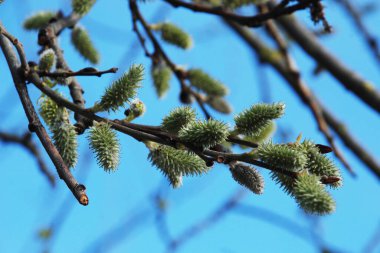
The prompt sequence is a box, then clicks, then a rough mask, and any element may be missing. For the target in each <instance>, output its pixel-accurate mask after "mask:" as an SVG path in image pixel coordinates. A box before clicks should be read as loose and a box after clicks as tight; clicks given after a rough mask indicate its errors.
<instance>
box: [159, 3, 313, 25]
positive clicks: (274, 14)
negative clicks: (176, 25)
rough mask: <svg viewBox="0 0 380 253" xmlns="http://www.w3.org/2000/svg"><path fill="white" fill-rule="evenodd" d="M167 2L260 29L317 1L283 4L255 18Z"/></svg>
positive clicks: (199, 6) (189, 4)
mask: <svg viewBox="0 0 380 253" xmlns="http://www.w3.org/2000/svg"><path fill="white" fill-rule="evenodd" d="M165 2H167V3H169V4H171V5H172V6H173V7H183V8H186V9H189V10H192V11H195V12H203V13H208V14H212V15H216V16H219V17H222V18H225V19H228V20H230V21H234V22H236V23H238V24H240V25H244V26H249V27H260V26H262V25H263V24H264V23H265V22H266V21H268V20H271V19H276V18H279V17H281V16H284V15H289V14H292V13H293V12H295V11H299V10H303V9H306V8H308V7H309V6H310V4H311V3H313V2H315V0H305V1H299V2H298V3H296V4H294V5H292V6H287V7H286V6H285V5H283V3H281V4H280V5H279V6H277V8H274V9H273V10H271V11H268V12H266V13H260V14H257V15H254V16H242V15H239V14H236V13H233V12H230V11H227V10H225V9H223V8H221V7H212V6H208V5H204V4H197V3H189V2H184V1H180V0H165Z"/></svg>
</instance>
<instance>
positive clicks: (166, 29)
mask: <svg viewBox="0 0 380 253" xmlns="http://www.w3.org/2000/svg"><path fill="white" fill-rule="evenodd" d="M152 28H153V29H154V30H156V31H159V32H161V38H162V40H164V41H166V42H168V43H170V44H172V45H175V46H177V47H180V48H183V49H189V48H190V47H191V46H192V44H193V42H192V39H191V37H190V35H188V34H187V33H186V32H184V31H183V30H182V29H181V28H179V27H178V26H176V25H174V24H172V23H168V22H165V23H160V24H157V25H154V26H152Z"/></svg>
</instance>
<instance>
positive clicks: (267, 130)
mask: <svg viewBox="0 0 380 253" xmlns="http://www.w3.org/2000/svg"><path fill="white" fill-rule="evenodd" d="M275 131H276V123H275V122H273V121H271V122H270V123H269V124H268V125H267V126H265V127H264V128H262V129H261V130H260V131H259V132H258V133H257V134H255V135H246V136H244V137H243V139H244V140H245V141H250V142H253V143H257V144H260V143H263V142H264V141H266V140H268V139H269V138H270V137H272V135H273V133H274V132H275ZM241 147H242V148H247V147H246V146H241Z"/></svg>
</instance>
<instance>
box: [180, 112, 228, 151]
mask: <svg viewBox="0 0 380 253" xmlns="http://www.w3.org/2000/svg"><path fill="white" fill-rule="evenodd" d="M228 135H229V130H228V126H227V125H226V124H225V123H223V122H221V121H217V120H213V119H209V120H206V121H193V122H191V123H189V124H188V125H186V126H185V127H183V128H182V129H181V130H180V131H179V132H178V137H179V138H180V139H181V141H184V142H187V143H191V144H192V145H194V146H195V147H199V148H202V149H205V148H210V147H213V146H215V145H216V144H220V143H222V142H224V141H225V140H226V139H227V137H228Z"/></svg>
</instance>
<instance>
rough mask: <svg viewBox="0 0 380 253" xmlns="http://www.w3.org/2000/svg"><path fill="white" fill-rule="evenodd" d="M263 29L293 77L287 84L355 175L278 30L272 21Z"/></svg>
mask: <svg viewBox="0 0 380 253" xmlns="http://www.w3.org/2000/svg"><path fill="white" fill-rule="evenodd" d="M265 7H266V6H262V8H260V9H264V10H265V9H266V8H265ZM265 28H266V30H267V32H268V34H269V36H271V37H272V38H273V40H274V41H275V42H276V44H277V46H278V47H279V50H280V52H281V54H282V56H283V58H284V62H285V63H286V64H284V66H285V67H286V68H287V69H288V72H289V76H292V77H293V82H288V83H289V84H290V86H291V87H292V88H293V89H294V90H295V92H296V94H298V95H299V96H300V98H301V99H302V101H303V102H304V103H305V104H306V106H307V107H309V108H310V110H311V112H312V114H313V116H314V119H315V121H316V123H317V125H318V128H319V131H320V132H321V133H322V134H323V135H324V136H325V138H326V140H327V142H328V143H329V145H330V146H331V148H332V149H333V150H334V154H335V156H336V157H337V158H338V159H339V160H340V161H341V162H342V164H343V165H344V166H345V167H346V168H347V170H348V171H349V172H350V173H351V175H355V174H354V171H353V169H352V168H351V166H350V164H349V163H348V162H347V160H346V158H345V157H344V156H343V153H342V152H341V151H340V149H339V148H338V146H337V145H336V144H335V140H334V138H333V136H332V135H331V133H330V129H329V127H328V125H327V123H326V120H325V118H324V116H323V113H322V110H321V108H320V106H319V103H318V101H317V98H316V97H315V96H314V95H313V93H312V91H311V90H310V89H309V88H308V87H307V85H306V83H305V82H304V81H303V80H302V78H301V73H300V71H299V70H298V67H297V65H296V62H295V61H294V60H293V58H292V57H291V56H290V54H289V52H288V46H287V43H286V41H285V39H284V38H283V36H282V35H281V33H280V31H279V30H278V28H277V26H276V24H275V23H274V22H273V21H271V20H270V21H268V22H267V23H266V24H265Z"/></svg>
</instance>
